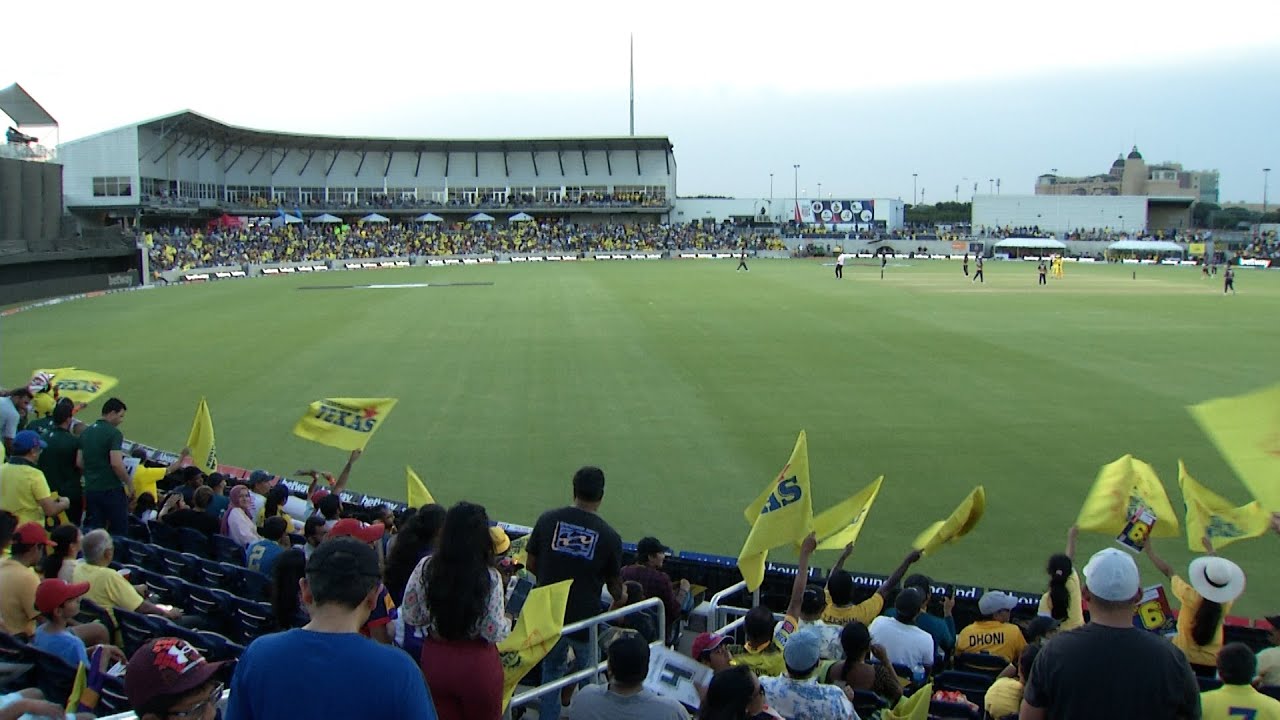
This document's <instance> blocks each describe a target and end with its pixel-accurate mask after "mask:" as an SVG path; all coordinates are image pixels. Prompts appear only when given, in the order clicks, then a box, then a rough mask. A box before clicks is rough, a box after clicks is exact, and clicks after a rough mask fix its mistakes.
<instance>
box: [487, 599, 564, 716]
mask: <svg viewBox="0 0 1280 720" xmlns="http://www.w3.org/2000/svg"><path fill="white" fill-rule="evenodd" d="M572 585H573V581H572V580H562V581H560V582H558V583H556V584H554V585H544V586H543V587H538V588H534V589H533V590H530V591H529V597H528V599H527V600H525V601H524V608H523V609H521V610H520V619H519V620H518V621H516V626H515V627H514V628H512V630H511V634H510V635H508V636H507V639H506V640H503V641H502V642H500V643H498V654H499V655H500V656H501V657H502V709H503V711H506V709H507V704H508V703H510V702H511V694H512V693H513V692H515V689H516V685H518V684H519V683H520V680H521V678H523V677H524V676H525V675H527V674H528V673H529V671H530V670H532V669H533V666H534V665H537V664H538V662H539V661H541V660H542V658H543V657H545V656H546V654H547V653H549V652H551V648H552V647H553V646H555V644H556V642H558V641H559V640H560V629H561V628H563V627H564V608H565V606H566V605H568V604H569V588H570V587H571V586H572Z"/></svg>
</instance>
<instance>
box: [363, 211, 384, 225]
mask: <svg viewBox="0 0 1280 720" xmlns="http://www.w3.org/2000/svg"><path fill="white" fill-rule="evenodd" d="M360 222H362V223H367V222H376V223H384V222H391V221H390V220H388V219H386V218H385V217H383V216H382V215H379V214H378V213H369V214H368V215H365V216H364V217H362V218H360Z"/></svg>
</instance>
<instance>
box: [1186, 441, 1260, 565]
mask: <svg viewBox="0 0 1280 720" xmlns="http://www.w3.org/2000/svg"><path fill="white" fill-rule="evenodd" d="M1178 484H1179V485H1181V486H1182V499H1183V501H1184V502H1186V504H1187V546H1188V547H1189V548H1191V549H1192V550H1194V551H1196V552H1201V551H1203V550H1204V544H1203V542H1202V539H1203V538H1204V536H1205V535H1208V536H1209V540H1210V541H1211V542H1212V543H1213V546H1214V547H1215V548H1220V547H1222V546H1224V545H1230V544H1231V543H1233V542H1235V541H1237V540H1244V539H1246V538H1255V537H1258V536H1259V535H1263V534H1265V533H1266V532H1267V530H1269V529H1271V513H1270V512H1268V511H1267V509H1266V508H1264V507H1263V506H1262V504H1261V503H1259V502H1258V501H1257V500H1254V501H1253V502H1251V503H1249V504H1248V505H1244V506H1242V507H1232V505H1231V503H1230V502H1228V501H1227V500H1225V499H1224V498H1222V497H1220V496H1218V495H1217V494H1215V493H1214V492H1213V491H1212V490H1209V489H1208V488H1206V487H1205V486H1203V485H1201V484H1200V483H1198V482H1196V479H1195V478H1193V477H1191V474H1190V473H1188V472H1187V467H1186V466H1185V465H1183V464H1182V461H1181V460H1179V461H1178Z"/></svg>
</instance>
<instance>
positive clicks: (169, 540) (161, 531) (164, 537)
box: [147, 520, 181, 550]
mask: <svg viewBox="0 0 1280 720" xmlns="http://www.w3.org/2000/svg"><path fill="white" fill-rule="evenodd" d="M147 531H148V532H150V533H151V544H152V545H159V546H160V547H163V548H168V549H170V550H180V549H181V548H180V546H179V545H178V529H177V528H174V527H170V526H168V525H166V524H164V523H162V522H160V521H159V520H152V521H150V522H148V523H147Z"/></svg>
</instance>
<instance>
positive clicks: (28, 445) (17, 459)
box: [0, 430, 71, 526]
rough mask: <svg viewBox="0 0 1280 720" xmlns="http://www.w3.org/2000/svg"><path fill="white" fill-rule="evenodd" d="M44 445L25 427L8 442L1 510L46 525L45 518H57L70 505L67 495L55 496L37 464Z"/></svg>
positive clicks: (0, 476)
mask: <svg viewBox="0 0 1280 720" xmlns="http://www.w3.org/2000/svg"><path fill="white" fill-rule="evenodd" d="M44 447H45V442H44V440H41V439H40V436H39V435H38V434H36V432H35V431H34V430H22V431H20V432H18V433H17V434H16V435H14V436H13V441H12V442H11V443H10V445H9V448H10V451H11V452H10V453H9V461H8V462H6V463H5V464H4V465H3V466H0V510H8V511H9V512H11V513H13V514H14V515H17V516H18V522H20V523H28V522H30V523H36V524H37V525H41V526H43V525H44V519H45V517H57V515H58V513H60V512H63V511H64V510H66V509H67V508H69V507H71V501H70V500H68V499H67V498H57V499H55V498H54V497H53V492H52V491H50V490H49V483H48V481H46V480H45V477H44V473H43V472H41V471H40V468H38V467H36V463H37V462H38V461H39V460H40V451H41V450H43V449H44Z"/></svg>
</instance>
